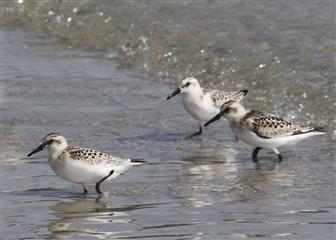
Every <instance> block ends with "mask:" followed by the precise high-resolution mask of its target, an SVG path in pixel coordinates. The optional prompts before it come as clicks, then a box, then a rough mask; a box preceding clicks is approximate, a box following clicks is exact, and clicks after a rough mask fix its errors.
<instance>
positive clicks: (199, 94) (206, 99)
mask: <svg viewBox="0 0 336 240" xmlns="http://www.w3.org/2000/svg"><path fill="white" fill-rule="evenodd" d="M247 92H248V91H247V90H240V91H233V92H226V91H221V90H218V89H204V88H202V87H201V86H200V84H199V82H198V81H197V79H195V78H193V77H187V78H185V79H183V80H182V81H181V82H180V84H179V87H178V88H177V89H176V90H175V91H174V92H173V93H172V94H170V95H169V96H168V97H167V100H168V99H170V98H172V97H174V96H175V95H177V94H179V93H181V94H182V95H183V100H182V101H183V105H184V108H185V109H186V110H187V112H188V113H189V114H190V115H191V116H192V117H193V118H195V119H196V120H198V121H199V124H200V125H199V131H198V132H196V133H193V134H191V135H190V136H189V137H194V136H197V135H200V134H202V127H203V124H204V123H205V122H207V121H208V120H209V119H211V118H212V117H213V116H215V115H216V114H218V113H219V110H220V107H221V106H222V105H223V104H224V103H225V102H228V101H231V100H233V101H237V102H240V101H241V100H242V98H243V97H244V96H245V95H246V94H247Z"/></svg>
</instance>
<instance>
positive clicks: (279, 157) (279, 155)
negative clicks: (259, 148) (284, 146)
mask: <svg viewBox="0 0 336 240" xmlns="http://www.w3.org/2000/svg"><path fill="white" fill-rule="evenodd" d="M277 156H278V159H279V162H282V155H281V154H280V153H279V154H277Z"/></svg>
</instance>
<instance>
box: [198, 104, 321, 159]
mask: <svg viewBox="0 0 336 240" xmlns="http://www.w3.org/2000/svg"><path fill="white" fill-rule="evenodd" d="M222 116H224V117H225V118H226V119H227V120H228V121H229V124H230V128H231V130H232V131H233V133H234V134H235V135H236V136H237V137H238V139H240V140H242V141H244V142H245V143H247V144H249V145H252V146H255V147H256V148H255V149H254V151H253V153H252V159H253V161H254V162H256V161H258V158H257V156H258V153H259V151H260V149H269V150H272V151H273V152H275V154H277V156H278V158H279V161H281V160H282V155H281V154H280V152H279V150H278V148H279V147H282V146H284V145H292V144H296V143H298V142H300V141H301V140H303V139H305V138H308V137H311V136H314V135H321V134H325V132H324V131H323V128H321V127H316V128H314V127H307V126H300V125H297V124H293V123H290V122H287V121H285V120H283V119H281V118H279V117H276V116H274V115H273V114H271V113H265V112H259V111H253V110H251V111H247V110H246V109H245V108H244V107H243V106H242V105H241V104H240V103H237V102H234V101H230V102H227V103H225V104H224V105H223V106H222V107H221V110H220V112H219V113H218V114H217V115H216V116H214V117H213V118H212V119H210V120H209V121H208V122H207V123H206V124H204V126H208V125H209V124H211V123H212V122H214V121H216V120H218V119H220V118H221V117H222Z"/></svg>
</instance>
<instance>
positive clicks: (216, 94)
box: [203, 88, 248, 108]
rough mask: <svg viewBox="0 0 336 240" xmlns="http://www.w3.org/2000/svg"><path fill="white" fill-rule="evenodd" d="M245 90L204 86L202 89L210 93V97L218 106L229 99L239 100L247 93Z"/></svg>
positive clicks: (205, 92)
mask: <svg viewBox="0 0 336 240" xmlns="http://www.w3.org/2000/svg"><path fill="white" fill-rule="evenodd" d="M247 92H248V91H247V90H245V89H244V90H240V91H231V92H228V91H222V90H218V89H210V88H205V89H203V93H204V94H207V93H209V94H210V97H211V99H212V100H213V101H214V103H215V106H216V107H217V108H220V107H221V106H222V105H223V104H224V103H226V102H229V101H236V102H240V101H241V100H242V98H243V97H244V96H245V95H246V94H247Z"/></svg>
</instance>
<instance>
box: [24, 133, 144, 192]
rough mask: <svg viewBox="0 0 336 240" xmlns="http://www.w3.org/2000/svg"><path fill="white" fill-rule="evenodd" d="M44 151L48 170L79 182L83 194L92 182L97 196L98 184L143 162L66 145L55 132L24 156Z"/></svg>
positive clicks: (63, 139)
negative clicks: (46, 153) (87, 185)
mask: <svg viewBox="0 0 336 240" xmlns="http://www.w3.org/2000/svg"><path fill="white" fill-rule="evenodd" d="M44 148H47V150H48V155H49V157H48V162H49V165H50V166H51V168H52V170H53V171H54V172H55V173H56V174H57V175H59V176H60V177H62V178H64V179H65V180H68V181H70V182H74V183H79V184H81V185H82V186H83V190H84V193H87V192H88V191H87V189H86V188H85V183H95V184H96V191H97V193H98V194H101V193H102V192H101V191H100V184H101V183H102V182H103V181H105V180H111V179H114V178H116V177H117V176H119V175H120V174H121V173H123V172H124V171H126V170H127V169H129V168H130V167H132V166H133V165H137V164H141V163H143V162H145V161H143V160H141V159H121V158H117V157H113V156H111V155H108V154H105V153H101V152H99V151H96V150H92V149H87V148H81V147H72V146H68V143H67V141H66V139H65V138H64V137H63V136H62V135H60V134H58V133H49V134H48V135H47V136H45V137H44V138H43V140H42V144H41V145H40V146H38V147H37V148H36V149H35V150H33V151H32V152H31V153H29V154H28V157H30V156H31V155H33V154H35V153H37V152H39V151H42V150H43V149H44Z"/></svg>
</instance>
